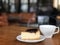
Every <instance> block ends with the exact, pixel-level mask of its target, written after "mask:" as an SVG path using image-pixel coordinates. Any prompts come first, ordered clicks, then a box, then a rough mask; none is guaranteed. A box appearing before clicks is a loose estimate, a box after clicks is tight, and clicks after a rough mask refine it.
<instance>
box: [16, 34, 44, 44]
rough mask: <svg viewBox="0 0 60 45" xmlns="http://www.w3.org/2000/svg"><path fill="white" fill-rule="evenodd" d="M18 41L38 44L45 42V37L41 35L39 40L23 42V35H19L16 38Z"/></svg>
mask: <svg viewBox="0 0 60 45" xmlns="http://www.w3.org/2000/svg"><path fill="white" fill-rule="evenodd" d="M16 39H17V40H18V41H22V42H28V43H36V42H41V41H43V40H45V37H44V36H43V35H41V36H40V39H39V40H22V39H21V35H18V36H17V37H16Z"/></svg>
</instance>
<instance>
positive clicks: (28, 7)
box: [0, 0, 60, 26]
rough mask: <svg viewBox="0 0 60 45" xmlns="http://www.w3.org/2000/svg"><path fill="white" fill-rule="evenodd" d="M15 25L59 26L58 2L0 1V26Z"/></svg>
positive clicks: (37, 0)
mask: <svg viewBox="0 0 60 45" xmlns="http://www.w3.org/2000/svg"><path fill="white" fill-rule="evenodd" d="M4 19H5V20H4ZM16 23H18V25H23V26H38V25H42V24H51V25H57V26H60V0H0V25H1V26H2V25H11V24H16Z"/></svg>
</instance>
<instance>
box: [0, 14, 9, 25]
mask: <svg viewBox="0 0 60 45" xmlns="http://www.w3.org/2000/svg"><path fill="white" fill-rule="evenodd" d="M0 26H8V20H7V16H6V15H5V14H1V15H0Z"/></svg>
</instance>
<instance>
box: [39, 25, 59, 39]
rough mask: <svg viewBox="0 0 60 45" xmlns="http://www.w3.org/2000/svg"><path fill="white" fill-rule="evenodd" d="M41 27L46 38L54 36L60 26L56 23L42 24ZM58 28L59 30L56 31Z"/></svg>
mask: <svg viewBox="0 0 60 45" xmlns="http://www.w3.org/2000/svg"><path fill="white" fill-rule="evenodd" d="M39 29H40V31H41V33H42V34H43V35H44V36H45V37H46V38H52V36H53V35H54V34H57V33H59V27H56V26H54V25H40V26H39ZM56 29H58V30H57V31H56ZM55 31H56V32H55Z"/></svg>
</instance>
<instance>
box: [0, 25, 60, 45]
mask: <svg viewBox="0 0 60 45" xmlns="http://www.w3.org/2000/svg"><path fill="white" fill-rule="evenodd" d="M26 29H28V28H27V27H22V26H15V25H12V26H8V27H0V45H60V33H59V34H56V35H54V36H53V38H51V39H45V40H44V41H42V42H39V43H24V42H19V41H17V40H16V36H17V35H20V33H21V31H25V30H26Z"/></svg>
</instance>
